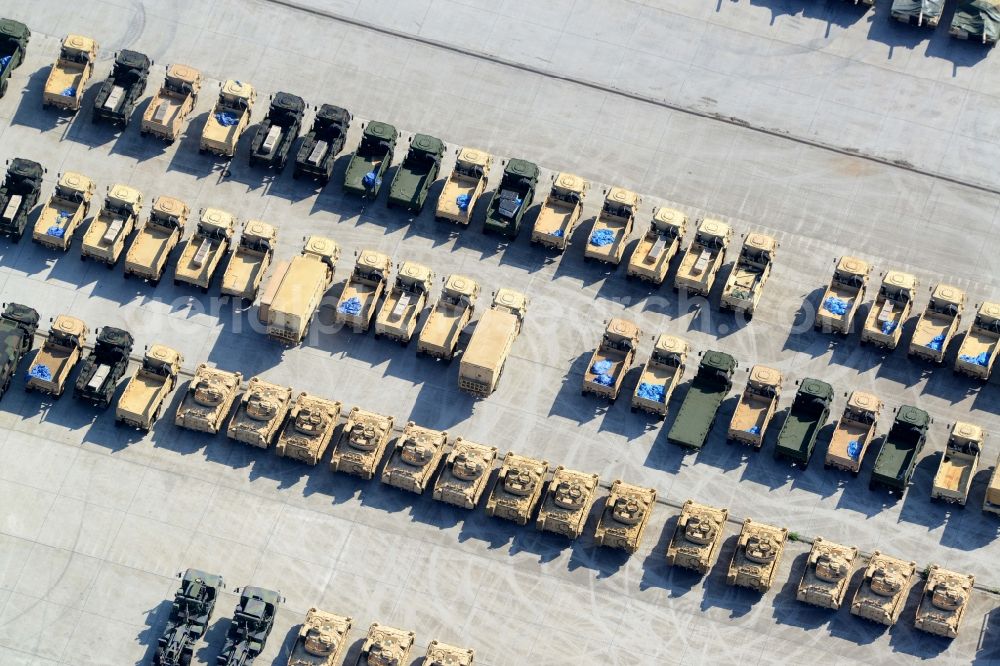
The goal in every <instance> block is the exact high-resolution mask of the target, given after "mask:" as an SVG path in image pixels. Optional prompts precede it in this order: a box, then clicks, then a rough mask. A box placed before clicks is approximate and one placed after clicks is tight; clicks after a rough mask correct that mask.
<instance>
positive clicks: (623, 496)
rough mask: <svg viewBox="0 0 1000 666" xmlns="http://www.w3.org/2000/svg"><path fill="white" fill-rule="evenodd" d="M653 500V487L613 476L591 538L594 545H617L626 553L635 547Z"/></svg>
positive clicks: (651, 509) (637, 544)
mask: <svg viewBox="0 0 1000 666" xmlns="http://www.w3.org/2000/svg"><path fill="white" fill-rule="evenodd" d="M655 504H656V489H655V488H643V487H641V486H634V485H632V484H629V483H625V482H624V481H622V480H621V479H616V480H615V481H614V482H613V483H612V484H611V495H610V496H609V497H608V499H607V502H606V503H605V505H604V511H603V512H602V513H601V519H600V520H599V521H598V522H597V529H596V530H595V532H594V542H595V543H596V544H597V545H598V546H607V547H608V548H620V549H622V550H624V551H625V552H628V553H634V552H635V551H637V550H639V544H640V542H641V541H642V535H643V532H645V531H646V523H648V522H649V516H650V515H652V513H653V506H654V505H655Z"/></svg>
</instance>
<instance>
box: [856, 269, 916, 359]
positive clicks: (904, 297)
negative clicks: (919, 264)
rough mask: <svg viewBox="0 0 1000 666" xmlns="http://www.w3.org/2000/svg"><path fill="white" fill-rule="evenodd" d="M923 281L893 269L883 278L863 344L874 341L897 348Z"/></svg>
mask: <svg viewBox="0 0 1000 666" xmlns="http://www.w3.org/2000/svg"><path fill="white" fill-rule="evenodd" d="M919 285H920V282H919V281H918V280H917V278H916V277H914V276H913V275H910V274H909V273H903V272H901V271H889V272H888V273H886V274H885V277H884V278H883V279H882V286H881V287H880V288H879V292H878V295H877V296H876V297H875V302H874V303H873V304H872V306H871V309H870V310H869V311H868V316H867V317H866V318H865V325H864V328H862V329H861V344H862V345H864V344H868V343H871V344H873V345H875V346H877V347H882V348H883V349H889V350H892V349H895V348H896V347H897V346H899V340H900V338H902V337H903V325H904V324H906V320H907V319H908V318H909V316H910V311H911V310H912V309H913V300H914V298H915V297H916V292H917V287H918V286H919Z"/></svg>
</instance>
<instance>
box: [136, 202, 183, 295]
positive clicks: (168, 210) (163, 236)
mask: <svg viewBox="0 0 1000 666" xmlns="http://www.w3.org/2000/svg"><path fill="white" fill-rule="evenodd" d="M190 214H191V209H190V208H188V205H187V204H186V203H184V202H183V201H181V200H180V199H175V198H173V197H165V196H159V197H156V199H154V200H153V207H152V209H151V210H150V211H149V218H148V219H147V220H146V224H144V225H143V227H142V229H140V230H139V233H138V234H136V236H135V238H134V239H133V240H132V245H130V246H129V248H128V252H126V253H125V279H126V280H127V279H128V278H129V276H130V275H134V276H136V277H138V278H140V279H143V280H149V283H150V284H151V285H153V286H154V287H155V286H156V285H158V284H160V280H161V279H163V274H164V273H165V272H166V271H167V262H168V261H169V260H170V253H171V252H173V251H174V248H176V247H177V244H178V243H180V241H181V236H183V235H184V225H185V224H187V219H188V215H190Z"/></svg>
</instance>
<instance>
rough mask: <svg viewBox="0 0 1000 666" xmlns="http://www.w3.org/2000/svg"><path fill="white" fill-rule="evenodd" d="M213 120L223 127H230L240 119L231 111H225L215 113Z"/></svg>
mask: <svg viewBox="0 0 1000 666" xmlns="http://www.w3.org/2000/svg"><path fill="white" fill-rule="evenodd" d="M215 120H216V121H217V122H218V123H219V124H220V125H222V126H223V127H232V126H233V125H235V124H236V123H238V122H240V119H239V118H238V117H237V116H234V115H233V114H231V113H226V112H225V111H223V112H222V113H217V114H215Z"/></svg>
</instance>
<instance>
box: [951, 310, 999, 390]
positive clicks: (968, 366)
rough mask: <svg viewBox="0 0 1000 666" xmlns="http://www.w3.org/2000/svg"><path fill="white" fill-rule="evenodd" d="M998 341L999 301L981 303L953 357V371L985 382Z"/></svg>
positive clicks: (987, 378) (994, 357)
mask: <svg viewBox="0 0 1000 666" xmlns="http://www.w3.org/2000/svg"><path fill="white" fill-rule="evenodd" d="M998 343H1000V303H988V302H987V303H983V304H982V305H980V306H979V311H978V312H977V313H976V319H975V320H974V321H973V322H972V326H970V327H969V330H968V331H967V332H966V333H965V338H964V339H963V340H962V345H961V346H960V347H959V348H958V357H957V358H956V359H955V372H957V373H959V374H963V375H968V376H969V377H974V378H976V379H980V380H982V381H983V382H986V381H988V380H989V378H990V373H991V372H992V371H993V361H995V360H996V357H997V353H996V352H997V346H998Z"/></svg>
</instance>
